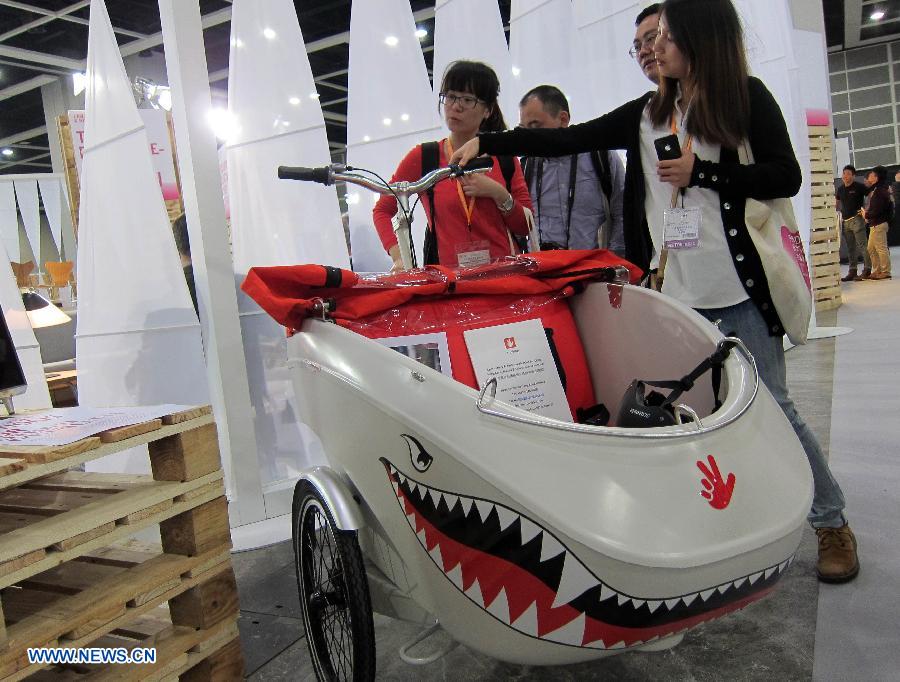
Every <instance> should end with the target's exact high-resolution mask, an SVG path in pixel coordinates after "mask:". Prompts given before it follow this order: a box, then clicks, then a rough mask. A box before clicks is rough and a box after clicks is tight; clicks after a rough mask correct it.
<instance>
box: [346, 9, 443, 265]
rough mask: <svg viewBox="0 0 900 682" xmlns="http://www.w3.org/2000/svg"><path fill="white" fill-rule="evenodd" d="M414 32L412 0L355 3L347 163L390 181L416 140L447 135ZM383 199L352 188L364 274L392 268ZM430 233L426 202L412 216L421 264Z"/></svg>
mask: <svg viewBox="0 0 900 682" xmlns="http://www.w3.org/2000/svg"><path fill="white" fill-rule="evenodd" d="M415 31H416V25H415V21H414V20H413V16H412V10H411V9H410V6H409V3H408V2H407V1H406V0H366V1H365V2H355V3H353V5H352V6H351V10H350V60H349V65H350V73H349V77H348V82H349V86H350V87H349V90H350V92H349V99H348V102H347V162H348V163H349V164H351V165H353V166H355V167H357V168H366V169H369V170H372V171H375V172H376V173H378V174H379V175H381V176H382V177H384V178H385V179H388V178H389V177H390V176H391V175H392V174H393V172H394V169H395V168H396V167H397V164H398V163H399V162H400V160H401V159H402V158H403V157H404V156H405V155H406V153H407V152H408V151H409V150H410V149H412V148H413V147H414V146H415V145H417V144H420V143H422V142H427V141H429V140H439V139H441V138H442V137H444V135H445V132H444V129H443V126H442V125H441V120H440V117H439V116H438V110H437V98H436V97H435V96H434V94H433V93H432V91H431V85H430V83H429V81H428V71H427V70H426V68H425V59H424V57H423V56H422V48H421V45H420V44H419V39H418V38H416V36H415ZM377 198H378V197H377V195H375V194H373V193H371V192H369V191H368V190H364V189H361V188H359V187H352V186H351V187H348V190H347V204H348V209H349V214H350V216H349V217H350V244H351V253H352V256H353V269H354V270H356V271H358V272H375V271H381V272H383V271H385V270H387V269H389V268H390V267H391V260H390V258H388V256H387V254H386V253H385V252H384V248H383V247H382V245H381V242H380V241H379V239H378V235H377V234H376V232H375V227H374V226H373V224H372V207H373V205H374V203H375V200H376V199H377ZM424 238H425V215H424V213H423V212H422V210H421V207H420V208H419V209H417V211H416V214H415V219H414V221H413V242H414V244H415V246H416V253H417V254H418V259H419V260H418V262H419V263H421V262H422V244H423V242H424Z"/></svg>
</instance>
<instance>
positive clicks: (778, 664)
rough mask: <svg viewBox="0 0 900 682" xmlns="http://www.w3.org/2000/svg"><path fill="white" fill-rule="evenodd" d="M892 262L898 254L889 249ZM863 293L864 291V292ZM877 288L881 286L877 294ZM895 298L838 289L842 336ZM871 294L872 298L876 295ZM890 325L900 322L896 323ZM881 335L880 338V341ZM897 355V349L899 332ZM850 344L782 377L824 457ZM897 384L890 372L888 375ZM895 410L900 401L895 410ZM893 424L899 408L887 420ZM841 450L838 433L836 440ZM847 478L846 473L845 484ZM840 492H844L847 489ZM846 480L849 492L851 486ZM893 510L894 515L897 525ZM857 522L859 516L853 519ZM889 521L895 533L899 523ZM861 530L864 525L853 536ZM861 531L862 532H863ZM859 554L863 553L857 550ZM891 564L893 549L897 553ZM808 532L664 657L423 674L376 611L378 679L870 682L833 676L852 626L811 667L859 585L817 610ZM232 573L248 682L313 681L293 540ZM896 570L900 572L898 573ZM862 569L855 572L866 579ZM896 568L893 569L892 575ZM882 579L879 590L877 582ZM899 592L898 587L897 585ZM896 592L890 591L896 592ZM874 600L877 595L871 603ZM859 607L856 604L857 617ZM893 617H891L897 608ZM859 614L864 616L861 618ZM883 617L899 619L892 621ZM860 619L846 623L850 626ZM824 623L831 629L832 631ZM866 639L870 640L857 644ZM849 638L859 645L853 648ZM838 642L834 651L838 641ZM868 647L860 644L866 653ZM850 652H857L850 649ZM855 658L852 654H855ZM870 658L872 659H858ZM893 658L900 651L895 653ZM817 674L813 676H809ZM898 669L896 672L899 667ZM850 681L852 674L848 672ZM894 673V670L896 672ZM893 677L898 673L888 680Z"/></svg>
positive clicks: (835, 319)
mask: <svg viewBox="0 0 900 682" xmlns="http://www.w3.org/2000/svg"><path fill="white" fill-rule="evenodd" d="M894 257H895V258H897V257H900V253H897V252H896V250H895V256H894ZM863 287H869V289H868V290H864V289H863ZM875 287H879V288H880V289H879V290H878V291H877V292H876V290H875ZM889 290H890V293H891V296H890V300H893V301H900V285H895V284H894V283H893V282H892V281H884V282H861V283H853V284H851V285H849V286H847V287H845V306H844V311H845V312H846V313H848V314H849V315H850V317H851V321H852V323H853V325H854V326H857V328H858V329H857V332H856V333H855V334H853V335H849V336H847V337H841V339H849V338H851V337H854V336H855V337H856V338H857V339H862V338H864V337H865V329H867V328H871V326H872V325H874V324H876V321H877V320H879V319H883V318H882V317H879V308H880V307H881V305H882V303H883V301H884V300H887V298H886V296H885V295H886V294H888V293H889ZM873 292H875V293H874V294H873ZM843 317H844V314H843V313H842V314H840V315H839V314H838V313H837V312H835V311H830V312H826V313H823V314H820V316H819V325H820V326H828V325H834V324H842V323H843V324H846V322H844V320H843V319H842V318H843ZM867 325H868V327H867ZM895 326H900V325H896V324H895ZM879 338H882V339H883V334H882V335H881V336H880V337H879ZM892 338H893V343H892V348H893V349H896V339H897V335H896V334H895V335H893V336H892ZM845 343H846V341H843V340H840V339H839V340H837V341H836V340H835V339H823V340H818V341H815V342H812V343H809V344H808V345H806V346H802V347H798V348H795V349H792V350H791V351H790V352H789V353H788V355H787V358H788V379H789V384H790V389H791V393H792V395H793V398H794V401H795V402H796V403H797V407H798V409H799V411H800V413H801V414H802V415H804V417H805V419H806V420H807V422H808V423H809V425H810V427H811V428H812V430H813V431H814V432H815V434H816V436H817V437H818V438H819V441H820V443H821V444H822V447H823V449H825V450H826V452H827V451H828V448H829V441H830V438H831V437H832V430H833V429H834V430H835V431H837V430H838V429H839V426H840V425H839V424H837V423H836V424H834V425H833V424H832V393H833V390H832V389H833V388H835V389H837V388H838V387H837V385H834V386H833V377H834V374H835V357H836V353H835V348H836V344H837V345H838V357H840V358H841V362H842V365H841V366H842V367H843V368H844V369H843V371H851V373H852V366H853V363H852V362H851V364H850V367H851V369H850V370H848V369H847V365H846V362H845V359H844V357H843V355H841V347H842V346H841V345H840V344H845ZM893 384H894V386H895V385H896V375H894V379H893ZM893 404H894V405H896V399H895V402H894V403H893ZM894 418H896V413H894ZM841 442H842V444H843V443H844V440H843V437H842V440H841ZM835 473H836V475H839V474H838V472H837V471H836V472H835ZM844 475H847V476H849V475H850V474H847V473H846V472H843V471H842V472H841V474H840V475H839V480H843V476H844ZM844 487H845V492H847V489H848V486H847V484H845V485H844ZM855 487H856V484H854V483H853V482H852V481H851V485H850V486H849V488H850V489H851V490H853V489H855ZM895 491H896V488H894V489H893V490H890V491H888V490H887V489H885V494H886V498H885V499H887V500H888V503H889V504H893V505H894V507H896V505H897V502H896V493H895ZM860 502H864V500H859V499H856V498H855V497H853V496H851V495H848V512H849V513H850V514H851V520H852V519H853V516H852V512H853V510H854V504H855V505H856V508H857V509H859V508H860V507H861V506H863V505H862V504H860ZM898 516H900V515H897V514H894V516H893V519H897V518H898ZM860 518H863V516H862V515H860ZM893 519H892V520H891V521H890V522H889V523H890V524H892V528H893V529H894V530H896V528H897V521H895V520H893ZM857 533H859V530H857ZM863 535H866V534H865V532H864V533H863ZM864 548H865V547H864ZM894 557H896V554H894ZM815 560H816V543H815V535H814V534H813V533H812V531H811V530H807V532H806V533H805V535H804V538H803V542H802V544H801V547H800V550H799V552H798V555H797V559H796V562H795V564H794V566H793V567H792V568H791V569H790V571H789V572H788V573H787V575H786V576H785V578H784V579H783V580H782V581H781V584H780V587H779V589H778V590H777V591H776V593H775V594H774V595H773V596H772V597H770V598H767V599H765V600H763V601H762V602H759V603H757V604H754V605H752V606H750V607H749V608H748V609H746V610H745V611H742V612H739V613H735V614H731V615H729V616H727V617H725V618H722V619H720V620H717V621H715V622H713V623H709V624H706V625H703V626H701V627H699V628H697V629H695V630H692V631H691V632H689V633H688V634H687V635H686V636H685V639H684V641H683V642H682V643H681V644H680V645H679V646H677V647H675V648H674V649H671V650H669V651H665V652H661V653H642V652H630V653H625V654H621V655H618V656H612V657H609V658H606V659H603V660H600V661H595V662H591V663H587V664H581V665H574V666H567V667H557V668H536V667H526V666H513V665H508V664H505V663H500V662H497V661H495V660H493V659H490V658H487V657H485V656H483V655H481V654H478V653H476V652H474V651H471V650H469V649H467V648H465V647H462V646H460V647H458V648H457V649H455V650H454V651H452V652H451V653H450V654H449V655H447V656H446V657H444V658H443V659H441V660H440V661H438V662H436V663H433V664H431V665H429V666H425V667H411V666H408V665H406V664H405V663H403V662H402V661H401V660H400V658H399V656H398V655H397V650H398V649H399V647H400V646H402V645H403V644H405V643H406V642H407V641H409V640H410V639H411V638H412V636H413V635H414V634H415V633H416V632H417V631H418V628H417V627H415V626H410V625H407V624H405V623H402V622H399V621H393V620H390V619H387V618H383V617H379V616H376V621H375V625H376V638H377V640H376V641H377V644H376V646H377V656H378V659H377V665H378V679H385V680H388V679H389V680H445V679H446V680H518V679H528V680H576V679H577V680H594V679H605V680H650V679H654V680H655V679H665V680H726V679H727V680H766V681H768V680H771V679H778V680H810V679H813V677H815V679H817V680H819V679H822V680H832V679H833V680H838V679H841V680H843V679H854V678H855V679H889V678H888V677H885V678H882V677H881V676H880V673H878V672H877V671H879V670H880V671H886V670H887V668H885V667H884V666H878V665H876V666H875V667H874V668H873V669H872V670H873V671H876V672H873V674H874V675H875V676H874V677H873V676H865V675H864V676H862V677H859V676H855V675H853V674H852V670H853V665H854V663H853V662H852V660H853V659H852V658H850V659H848V660H845V661H843V664H842V665H841V666H840V668H843V670H842V671H841V672H840V673H838V672H837V670H838V669H837V668H835V667H834V666H835V665H836V663H835V662H836V661H838V660H840V659H841V651H842V649H841V647H840V644H841V641H842V640H841V635H842V633H844V632H846V630H847V624H846V622H843V624H842V625H835V624H832V625H830V626H822V627H823V631H824V632H826V634H827V636H828V638H830V639H828V641H825V642H823V643H822V644H820V646H823V645H825V646H829V647H830V648H831V649H830V651H831V653H830V658H827V659H824V660H818V659H819V656H818V653H816V644H817V622H818V623H820V624H821V623H822V622H823V617H824V620H825V621H827V622H832V621H836V622H837V623H841V622H842V618H841V616H842V613H841V610H842V609H846V608H848V604H849V607H852V606H853V604H854V602H855V595H856V593H855V592H854V590H856V589H857V587H856V586H857V585H858V584H861V581H857V583H853V584H851V585H846V586H839V587H832V586H829V587H828V588H827V589H828V590H830V591H829V592H827V593H826V598H827V599H828V600H829V601H828V603H829V609H830V610H831V612H830V615H831V616H833V618H829V614H828V613H825V614H823V613H821V612H820V609H819V596H820V586H819V583H818V581H817V580H816V577H815ZM234 565H235V571H236V574H237V581H238V588H239V591H240V598H241V619H240V629H241V638H242V642H243V645H244V654H245V658H246V671H247V673H248V675H249V679H250V680H260V681H262V680H306V679H313V672H312V668H311V664H310V659H309V653H308V650H307V645H306V641H305V639H304V636H303V626H302V622H301V620H300V607H299V603H298V599H297V588H296V582H295V577H294V567H293V557H292V553H291V547H290V543H289V542H285V543H280V544H277V545H273V546H271V547H266V548H263V549H259V550H255V551H251V552H244V553H240V554H236V555H235V556H234ZM894 568H897V567H896V566H895V567H894ZM865 571H866V568H865V565H864V568H863V573H862V575H865ZM898 574H900V570H897V571H896V572H894V579H895V580H896V576H897V575H898ZM882 584H885V583H882ZM894 584H895V585H896V584H897V583H896V582H894ZM894 592H896V590H894ZM874 599H877V597H874ZM858 608H859V605H858V604H857V611H858ZM893 615H894V616H895V615H896V611H894V612H893ZM859 616H860V618H862V614H859ZM890 622H893V623H895V622H896V621H895V620H892V621H890ZM855 626H856V623H854V624H853V626H852V627H855ZM829 628H830V629H829ZM893 632H894V644H895V646H894V647H893V649H894V650H896V649H897V647H896V642H897V641H898V640H897V639H896V634H897V628H896V625H894V626H893ZM855 639H863V640H865V639H866V638H865V637H860V638H855ZM855 639H854V641H855ZM836 642H837V644H836ZM861 648H862V649H863V650H864V649H865V647H864V646H863V647H861ZM856 649H857V651H858V650H859V649H860V647H857V648H856ZM851 653H853V652H851ZM865 655H866V656H868V655H869V652H865ZM894 655H897V654H896V653H895V654H894ZM814 668H815V675H814ZM896 669H897V668H893V670H894V671H896ZM848 674H849V675H850V676H849V677H847V676H846V675H848ZM894 674H896V673H894ZM894 679H897V678H894Z"/></svg>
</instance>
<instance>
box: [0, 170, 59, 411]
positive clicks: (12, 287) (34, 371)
mask: <svg viewBox="0 0 900 682" xmlns="http://www.w3.org/2000/svg"><path fill="white" fill-rule="evenodd" d="M7 184H10V183H5V182H0V193H2V192H3V186H4V185H7ZM10 189H11V188H10ZM0 306H2V307H3V316H4V318H5V319H6V326H7V327H8V328H9V334H10V336H11V337H12V342H13V345H14V346H15V347H16V353H17V354H18V356H19V362H20V363H21V364H22V371H23V372H24V374H25V381H26V382H27V384H28V388H27V389H26V390H25V393H23V394H22V395H17V396H14V397H13V402H14V406H15V409H16V411H22V410H42V409H46V408H48V407H50V392H49V391H48V390H47V378H46V377H45V376H44V363H43V360H42V359H41V348H40V346H39V345H38V342H37V339H35V337H34V331H33V330H32V328H31V322H30V321H29V320H28V314H27V313H26V312H25V306H24V305H23V304H22V294H20V293H19V287H18V286H16V278H15V276H14V275H13V271H12V268H11V267H10V265H9V258H7V257H6V253H5V250H4V249H0Z"/></svg>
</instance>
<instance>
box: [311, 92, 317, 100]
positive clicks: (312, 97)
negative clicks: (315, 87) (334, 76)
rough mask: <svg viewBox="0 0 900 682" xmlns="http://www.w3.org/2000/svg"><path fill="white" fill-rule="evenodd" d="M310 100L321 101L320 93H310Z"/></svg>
mask: <svg viewBox="0 0 900 682" xmlns="http://www.w3.org/2000/svg"><path fill="white" fill-rule="evenodd" d="M309 98H310V99H319V93H318V92H311V93H309Z"/></svg>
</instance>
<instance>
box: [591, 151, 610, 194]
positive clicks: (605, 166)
mask: <svg viewBox="0 0 900 682" xmlns="http://www.w3.org/2000/svg"><path fill="white" fill-rule="evenodd" d="M609 154H610V152H608V151H606V152H600V151H593V152H591V161H592V162H593V164H594V172H595V173H597V177H598V178H599V179H600V189H601V190H602V191H603V194H605V195H606V201H607V203H611V202H612V189H613V187H612V168H611V167H610V164H609Z"/></svg>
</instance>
